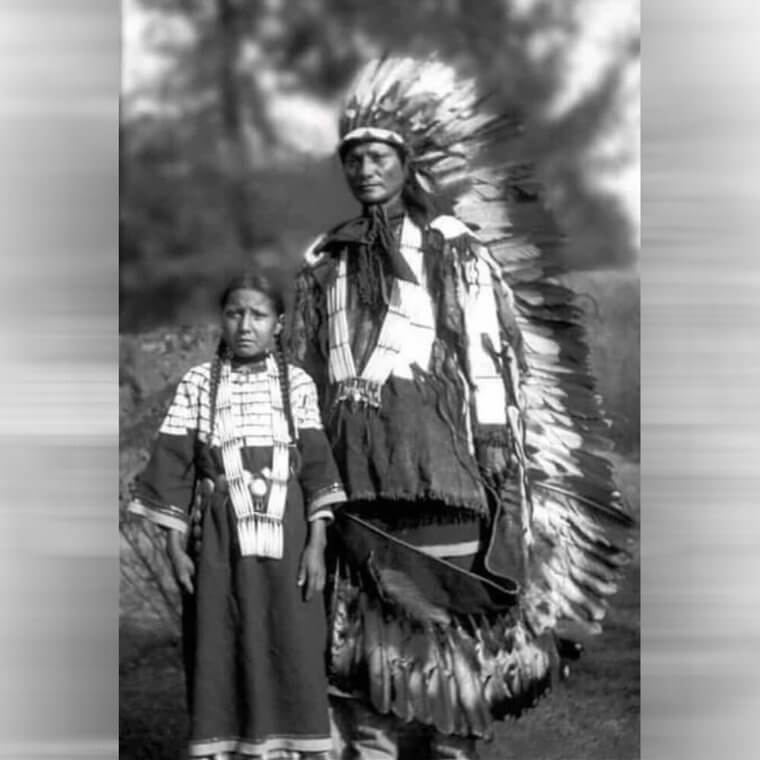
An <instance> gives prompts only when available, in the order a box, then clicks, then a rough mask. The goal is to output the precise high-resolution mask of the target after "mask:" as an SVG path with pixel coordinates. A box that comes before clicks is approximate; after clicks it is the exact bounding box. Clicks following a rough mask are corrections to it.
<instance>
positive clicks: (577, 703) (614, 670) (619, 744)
mask: <svg viewBox="0 0 760 760" xmlns="http://www.w3.org/2000/svg"><path fill="white" fill-rule="evenodd" d="M618 481H619V483H620V486H621V490H623V492H624V493H625V495H626V497H627V498H628V500H629V503H630V505H631V508H632V511H633V512H634V513H635V514H636V515H638V464H637V463H634V462H620V463H619V464H618ZM639 646H640V638H639V561H638V553H637V554H636V555H635V557H634V561H633V562H632V563H631V565H630V566H629V568H628V571H627V575H626V579H625V582H624V583H623V585H622V587H621V589H620V591H619V593H618V594H617V596H616V597H615V598H614V606H613V607H612V609H611V611H610V614H609V617H608V620H607V624H606V627H605V633H604V634H603V635H602V636H600V637H598V638H597V639H594V640H593V641H591V642H590V643H589V645H588V646H587V649H586V653H585V655H584V657H583V658H582V659H581V660H580V661H579V662H577V663H575V664H574V666H573V670H572V673H571V677H570V679H569V680H568V681H566V682H563V683H560V684H558V686H557V687H556V688H555V689H554V690H553V692H552V693H551V694H549V695H548V697H546V698H545V699H544V700H543V701H542V702H541V703H540V704H539V705H538V706H537V707H536V708H535V709H534V710H532V711H531V712H529V713H526V714H525V715H524V716H523V717H521V718H520V719H519V720H516V721H512V722H508V723H504V724H500V725H499V726H498V728H497V731H496V736H495V738H494V740H493V741H492V742H489V743H482V744H481V745H480V747H479V751H480V755H481V760H636V758H638V757H639ZM119 675H120V678H119V692H120V708H119V734H120V751H119V757H120V758H121V760H179V758H181V757H182V753H183V751H184V741H185V740H184V737H185V732H186V726H187V722H186V716H185V712H184V683H183V676H182V671H181V664H180V656H179V642H178V641H177V639H176V637H174V636H172V635H171V634H168V633H162V632H161V631H160V630H157V629H156V628H155V627H153V628H151V627H150V626H149V625H146V624H145V623H140V622H137V623H136V622H135V621H134V620H125V621H123V622H122V626H121V631H120V673H119ZM414 756H415V758H416V760H423V759H422V757H421V753H420V752H419V751H415V753H414Z"/></svg>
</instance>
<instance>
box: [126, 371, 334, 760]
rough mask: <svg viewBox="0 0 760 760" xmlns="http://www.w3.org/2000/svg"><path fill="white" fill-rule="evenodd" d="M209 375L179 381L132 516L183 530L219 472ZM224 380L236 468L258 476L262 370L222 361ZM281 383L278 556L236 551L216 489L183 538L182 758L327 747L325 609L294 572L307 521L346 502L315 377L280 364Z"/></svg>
mask: <svg viewBox="0 0 760 760" xmlns="http://www.w3.org/2000/svg"><path fill="white" fill-rule="evenodd" d="M210 374H211V370H210V365H209V364H205V365H201V366H199V367H195V368H193V369H191V370H190V371H189V372H188V373H187V374H186V375H185V377H184V378H183V380H182V381H181V382H180V385H179V387H178V390H177V393H176V395H175V398H174V401H173V403H172V405H171V407H170V409H169V411H168V413H167V416H166V419H165V421H164V423H163V425H162V427H161V430H160V433H159V436H158V440H157V442H156V446H155V449H154V452H153V455H152V458H151V460H150V462H149V463H148V466H147V468H146V469H145V471H144V473H143V474H142V476H141V477H140V478H139V480H138V483H137V487H136V494H135V495H136V498H135V500H134V501H133V503H132V505H131V511H133V512H135V513H137V514H141V515H142V516H144V517H146V518H148V519H150V520H153V521H154V522H156V523H158V524H160V525H163V526H165V527H167V528H174V529H182V530H185V529H187V528H189V527H190V523H191V519H190V515H189V511H188V506H189V505H190V504H191V502H192V497H193V490H194V486H195V483H196V481H197V479H198V478H201V477H208V478H212V479H215V478H216V477H217V476H218V475H219V474H221V473H222V472H223V470H222V466H221V457H220V455H219V448H218V440H216V438H215V437H214V439H212V440H211V441H210V442H209V440H208V431H209V419H208V418H209V402H208V400H209V386H210ZM230 381H231V385H232V404H233V417H234V419H235V425H236V430H237V433H238V435H239V436H240V437H241V438H242V439H243V440H242V448H241V456H242V461H243V467H244V469H246V470H248V471H249V472H252V473H256V472H260V471H261V470H262V469H264V468H265V467H267V466H271V461H272V434H271V411H270V406H269V391H268V384H267V377H266V372H265V370H264V368H263V366H262V365H259V366H254V367H252V368H251V367H249V368H237V369H236V368H234V367H233V369H232V371H231V376H230ZM290 387H291V404H292V408H293V416H294V421H295V423H296V427H297V430H298V451H299V454H300V459H301V464H300V472H299V474H298V477H295V476H291V479H290V482H289V485H288V495H287V506H286V509H285V515H284V518H283V536H284V538H283V544H284V549H283V556H282V558H281V559H270V558H262V557H256V556H241V554H240V550H239V548H238V545H237V534H236V517H235V513H234V510H233V508H232V505H231V503H230V501H229V499H228V498H227V496H226V495H225V494H223V493H222V491H221V490H217V493H216V494H215V496H214V497H213V498H211V499H209V500H208V504H207V506H206V508H205V509H204V511H203V513H202V516H201V517H200V532H199V536H198V538H199V540H198V541H192V542H190V546H191V548H190V552H191V556H192V557H193V559H194V561H195V565H196V574H195V578H194V584H195V593H194V594H193V595H192V596H187V595H186V598H185V609H184V618H185V636H184V646H185V660H186V669H187V678H188V695H189V702H190V714H191V741H190V756H191V757H203V756H208V755H213V754H214V753H219V752H238V753H240V754H243V755H246V756H252V757H255V756H262V755H266V754H268V753H270V754H271V753H274V754H275V755H276V754H278V753H283V754H284V753H286V752H287V753H322V752H328V751H329V750H330V748H331V742H330V730H329V720H328V711H327V696H326V694H327V680H326V674H325V665H324V651H325V640H326V623H325V614H324V604H323V600H322V598H321V596H320V595H316V596H315V597H313V598H312V599H311V601H309V602H305V601H304V600H303V597H302V590H301V589H300V588H299V587H298V586H297V574H298V567H299V562H300V557H301V552H302V550H303V548H304V546H305V544H306V540H307V530H308V528H307V522H308V521H309V520H311V519H319V518H321V517H327V518H331V517H332V508H331V505H333V504H335V503H338V502H341V501H343V500H344V499H345V497H344V495H343V489H342V486H341V485H340V481H339V477H338V474H337V470H336V467H335V464H334V462H333V459H332V455H331V452H330V446H329V444H328V443H327V439H326V438H325V435H324V432H323V431H322V427H321V423H320V417H319V411H318V408H317V398H316V389H315V387H314V384H313V382H312V381H311V379H310V378H309V377H308V375H306V373H304V372H303V371H301V370H299V369H297V368H293V367H291V368H290ZM291 467H292V463H291ZM291 473H292V469H291Z"/></svg>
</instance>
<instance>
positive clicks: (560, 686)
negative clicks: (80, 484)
mask: <svg viewBox="0 0 760 760" xmlns="http://www.w3.org/2000/svg"><path fill="white" fill-rule="evenodd" d="M121 42H122V48H121V91H120V96H119V107H120V112H119V135H118V137H119V147H118V151H119V154H118V162H119V167H118V168H119V216H118V234H119V263H118V267H119V269H118V291H119V292H118V316H119V334H118V365H119V366H118V370H119V372H118V404H119V518H118V519H119V522H118V528H119V530H118V533H119V606H118V607H119V609H118V616H119V623H118V634H119V654H118V697H119V716H118V732H119V736H118V741H119V756H120V757H121V758H122V760H180V759H182V760H185V759H186V758H198V759H203V760H243V759H246V760H248V759H250V760H353V759H356V760H407V759H410V758H415V759H416V760H423V758H430V760H478V759H479V760H513V759H514V760H518V759H519V760H613V759H614V760H637V759H638V758H639V757H640V659H641V658H640V640H641V638H640V543H639V534H640V530H639V525H640V476H639V467H640V392H639V391H640V363H639V360H640V293H639V249H640V235H641V224H640V208H641V202H640V8H639V2H638V0H482V1H481V2H464V0H420V1H419V2H402V0H382V1H381V2H374V3H369V2H358V1H357V0H261V1H260V2H257V1H255V0H252V1H246V0H122V2H121Z"/></svg>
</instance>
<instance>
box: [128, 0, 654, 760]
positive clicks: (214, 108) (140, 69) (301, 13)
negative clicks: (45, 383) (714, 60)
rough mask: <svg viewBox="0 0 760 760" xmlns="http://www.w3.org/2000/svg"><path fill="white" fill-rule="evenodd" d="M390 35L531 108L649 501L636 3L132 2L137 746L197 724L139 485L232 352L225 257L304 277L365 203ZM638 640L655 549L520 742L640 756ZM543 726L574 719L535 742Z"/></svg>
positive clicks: (623, 452) (498, 97) (526, 119)
mask: <svg viewBox="0 0 760 760" xmlns="http://www.w3.org/2000/svg"><path fill="white" fill-rule="evenodd" d="M384 51H390V52H392V53H419V54H425V53H429V52H432V51H437V52H439V53H440V54H441V55H442V57H444V58H445V59H446V60H449V61H451V62H454V63H456V64H457V65H459V66H461V67H462V69H464V70H467V71H469V72H473V73H474V74H476V76H477V77H478V80H479V81H480V83H481V85H482V89H483V92H484V94H489V95H490V96H491V99H492V104H493V106H495V107H498V108H500V109H504V110H505V111H516V112H518V113H519V114H520V117H521V119H522V121H523V123H524V125H525V130H524V134H523V136H522V137H521V138H520V142H519V144H517V145H516V146H512V148H511V149H512V150H513V151H514V152H516V153H517V154H518V155H519V156H520V158H521V160H524V161H525V162H527V163H530V164H531V166H532V179H531V181H530V182H526V183H525V185H524V188H523V189H524V193H523V196H524V197H522V198H521V203H522V205H523V208H524V209H525V210H526V212H527V214H526V218H527V217H530V218H537V219H544V218H545V217H544V214H547V215H548V217H550V218H551V220H552V224H553V225H556V228H557V229H559V230H560V231H561V232H562V233H563V235H564V237H565V240H566V243H565V244H564V245H563V246H562V247H561V248H560V249H559V250H558V254H557V255H558V256H559V257H561V259H562V261H563V263H564V264H565V265H566V268H567V270H568V275H567V277H566V279H567V281H568V283H569V284H570V285H571V286H572V287H573V288H574V289H575V290H576V291H577V292H578V293H579V294H581V296H582V297H581V304H582V305H583V306H584V308H585V310H586V314H587V327H588V334H589V342H590V345H591V351H592V361H593V365H594V368H595V370H596V373H597V376H598V380H599V386H600V390H601V391H602V394H603V396H604V399H605V404H606V408H607V410H608V413H609V416H610V418H611V420H612V423H613V427H612V434H613V437H614V440H615V446H616V452H615V463H616V467H617V470H618V476H619V480H620V482H621V488H622V490H623V491H624V493H625V495H626V496H627V497H628V500H629V502H630V504H631V509H632V511H633V512H634V513H636V514H637V513H638V493H639V490H638V459H639V277H638V248H639V235H640V221H639V212H640V197H639V172H640V160H639V76H640V71H639V6H638V0H479V2H477V3H473V2H465V0H419V1H418V2H407V1H405V0H382V1H378V2H372V3H369V2H361V1H360V0H260V1H259V2H249V1H245V2H244V1H243V0H122V92H121V115H120V127H119V136H120V156H119V175H120V180H119V182H120V213H119V244H120V259H119V333H120V337H119V370H120V372H119V405H120V453H119V464H120V504H121V518H120V535H121V559H122V561H121V603H120V607H121V623H120V700H121V708H120V737H121V739H120V741H121V752H122V756H123V757H134V758H137V757H156V758H163V757H167V758H168V757H174V756H176V755H175V754H172V753H175V752H176V751H178V748H177V747H175V746H174V741H175V740H176V737H177V736H178V735H180V734H181V731H182V726H183V723H182V721H183V720H184V718H183V715H182V708H183V703H182V691H181V675H180V673H179V667H178V659H177V656H176V655H177V630H178V627H177V600H176V596H175V589H174V584H173V582H172V581H171V579H170V578H169V576H168V574H167V572H166V567H165V565H164V563H163V559H162V558H163V552H162V548H161V542H160V540H159V539H158V538H157V536H156V535H155V534H154V533H152V532H151V531H150V530H148V529H146V528H145V527H144V526H142V525H136V524H134V523H132V522H131V521H129V520H126V519H124V515H123V509H124V505H125V503H126V500H127V497H128V493H129V486H130V483H131V481H132V479H133V477H134V475H135V474H136V473H137V472H138V471H139V469H140V467H141V466H142V464H143V463H144V462H145V459H146V457H147V453H148V450H149V446H150V442H151V440H152V437H153V436H154V435H155V432H156V430H157V427H158V425H159V424H160V420H161V416H162V414H163V410H164V409H165V406H166V403H167V402H168V399H169V396H170V395H171V393H172V391H173V388H174V384H175V383H176V381H177V380H178V379H179V377H180V375H181V374H182V372H184V371H185V370H186V369H187V368H188V367H189V366H190V365H192V364H194V363H197V362H199V361H203V360H205V359H206V358H207V356H208V355H209V352H210V351H211V350H212V348H213V345H214V341H215V336H214V328H213V323H214V321H215V320H216V306H215V304H216V298H217V295H218V293H219V291H220V290H221V287H222V286H223V283H224V281H225V280H226V279H227V277H228V276H229V274H230V273H231V272H232V271H234V270H236V269H237V268H239V266H240V265H241V264H242V263H243V262H245V261H250V260H256V261H258V262H260V263H263V264H267V265H274V266H276V267H277V268H278V269H279V271H280V272H281V274H282V277H283V279H284V280H287V278H289V277H290V276H291V275H292V273H293V272H294V270H295V268H296V267H297V265H298V262H299V259H300V257H301V255H302V252H303V250H304V249H305V247H306V246H307V245H308V243H309V242H310V240H311V239H313V238H314V237H315V236H316V235H317V234H319V233H320V232H322V231H323V230H324V229H326V228H328V227H330V226H332V225H334V224H337V223H338V222H340V221H342V220H344V219H346V218H348V217H350V216H352V215H354V214H355V213H356V208H355V205H354V202H353V201H352V199H351V197H350V195H349V194H348V191H347V190H346V188H345V185H344V182H343V179H342V175H341V171H340V166H339V164H338V161H337V158H336V156H335V154H334V147H335V143H336V139H337V124H336V115H337V111H338V107H339V104H340V100H341V97H342V94H343V92H344V91H345V88H346V86H347V85H348V83H349V82H350V80H351V78H352V76H353V74H354V73H355V71H356V70H357V68H358V67H359V66H360V65H361V64H362V63H363V62H364V61H365V60H367V59H369V58H371V57H374V56H376V55H378V54H381V53H383V52H384ZM539 209H540V213H538V212H539ZM534 212H535V213H534ZM638 642H639V634H638V564H637V563H635V564H634V567H633V568H632V570H631V578H630V579H629V581H628V582H627V585H626V587H625V589H624V590H623V591H622V592H621V595H620V597H619V599H618V600H617V602H616V611H615V612H614V613H613V615H612V617H611V620H610V633H609V635H608V636H607V637H605V640H604V642H603V643H601V644H598V645H595V646H597V648H598V650H595V651H594V656H593V657H589V658H588V659H587V660H586V661H585V662H584V664H582V665H581V666H580V668H579V673H578V680H577V682H576V683H575V684H574V685H573V686H572V691H569V692H568V693H567V695H565V696H563V694H564V692H563V691H562V690H560V693H559V695H558V696H555V697H554V698H553V700H552V705H551V706H549V707H545V708H541V709H542V710H543V712H541V711H540V710H539V711H537V712H536V714H535V715H534V716H532V717H530V718H529V719H527V720H524V721H522V722H521V724H519V727H517V728H514V727H510V731H509V741H510V742H511V744H510V746H513V747H514V748H515V749H514V751H515V752H516V753H519V756H520V757H522V758H531V757H546V758H552V757H557V758H560V757H562V758H565V760H566V758H568V757H579V758H580V757H583V758H584V760H590V759H591V758H600V759H602V758H604V760H607V759H608V758H609V757H613V756H614V757H619V758H627V757H631V758H632V757H635V756H637V748H638ZM162 674H163V675H162ZM602 681H603V682H604V685H603V686H602V687H600V683H601V682H602ZM571 695H572V696H571ZM563 700H564V701H563ZM578 705H581V706H582V708H584V707H585V713H584V712H583V709H581V711H580V715H579V712H578ZM600 715H602V716H606V721H607V722H606V723H605V722H604V720H602V724H603V728H602V729H596V728H594V726H595V725H596V723H597V722H598V721H599V716H600ZM584 716H585V717H584ZM546 719H551V720H552V721H553V725H554V726H555V727H556V730H553V731H552V734H551V736H550V737H549V738H547V739H542V740H541V741H539V742H538V743H536V738H535V736H536V731H537V730H538V727H540V726H541V725H544V724H542V721H545V720H546ZM521 742H522V744H521ZM528 749H529V750H530V753H528ZM489 751H491V752H492V753H494V754H493V758H496V757H499V758H505V757H507V755H505V754H504V751H505V750H503V749H501V750H499V749H498V748H492V749H491V750H489ZM568 752H570V754H568ZM531 753H532V754H531ZM573 753H577V754H573ZM510 756H511V755H510ZM515 756H517V755H515ZM490 757H491V755H490V754H487V753H486V758H487V760H488V758H490Z"/></svg>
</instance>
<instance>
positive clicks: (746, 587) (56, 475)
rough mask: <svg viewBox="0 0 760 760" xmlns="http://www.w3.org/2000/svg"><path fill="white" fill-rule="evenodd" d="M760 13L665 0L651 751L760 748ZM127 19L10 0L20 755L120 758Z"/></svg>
mask: <svg viewBox="0 0 760 760" xmlns="http://www.w3.org/2000/svg"><path fill="white" fill-rule="evenodd" d="M606 1H615V0H606ZM621 1H622V0H621ZM759 15H760V11H759V10H757V9H755V8H754V7H752V6H751V5H749V4H748V3H739V2H737V0H730V1H729V2H727V3H723V4H712V5H700V6H697V5H695V4H693V3H689V2H687V0H671V1H670V2H657V0H646V2H644V3H643V7H642V50H643V64H642V68H643V75H644V76H643V85H642V105H643V109H642V110H643V115H642V148H643V167H642V200H643V205H642V215H643V220H642V228H643V247H642V248H643V249H642V252H641V258H640V273H641V293H642V295H641V299H642V346H641V360H642V392H641V416H642V433H641V486H642V510H641V513H642V530H641V538H642V570H641V578H642V595H641V596H642V599H641V602H642V612H641V622H642V657H641V670H642V712H641V731H642V743H641V756H642V758H645V759H647V760H648V759H649V758H668V759H669V760H670V759H673V760H677V759H678V758H689V760H697V758H703V757H704V758H715V757H718V756H719V757H721V758H731V757H737V758H748V757H753V756H757V754H758V753H757V750H755V749H753V748H755V747H756V746H757V745H758V744H760V739H758V734H757V731H756V730H755V724H756V715H757V711H758V704H759V703H760V658H758V656H757V641H758V633H759V632H760V605H759V604H758V600H759V599H760V593H759V592H758V591H757V582H756V579H757V578H758V577H760V572H758V563H760V552H758V550H757V547H758V541H757V535H758V530H759V529H760V526H759V525H758V523H759V521H760V516H758V510H757V508H756V502H757V497H756V486H757V478H756V474H755V472H756V469H757V465H756V462H757V459H758V451H759V450H760V429H759V426H758V424H757V423H758V422H759V421H760V419H759V418H760V404H758V402H757V401H756V395H757V391H756V389H757V388H758V387H760V362H759V361H758V360H757V345H758V339H757V335H756V334H755V331H754V328H755V325H756V324H757V309H758V304H757V301H758V298H757V288H758V285H760V262H759V261H758V257H757V254H756V252H755V249H756V244H757V243H756V241H757V239H758V234H759V233H760V214H758V212H757V208H758V206H759V205H760V204H759V201H760V198H759V196H760V166H758V164H759V163H760V161H758V158H760V148H759V147H758V142H757V137H756V136H757V135H758V134H760V99H759V98H758V97H757V92H758V91H760V81H758V79H760V74H759V73H758V72H759V71H760V67H759V66H758V60H757V58H758V48H757V44H756V36H757V35H756V29H757V26H758V20H759V19H758V16H759ZM120 23H121V19H120V9H119V3H118V2H103V0H3V2H2V3H0V39H2V44H0V82H1V83H2V84H0V112H1V114H2V128H1V131H0V145H2V156H3V161H2V172H1V173H0V183H2V187H3V192H2V196H1V197H2V203H0V219H2V224H0V235H2V248H3V253H2V256H0V262H2V263H0V267H1V268H2V275H1V276H0V288H2V298H0V310H2V320H1V321H0V324H1V325H2V327H1V328H0V329H2V345H3V351H2V356H3V362H4V367H3V372H2V378H3V387H4V390H3V392H2V393H1V394H0V398H1V399H2V402H1V403H2V410H0V426H2V427H1V428H0V440H2V445H3V457H2V462H3V478H2V483H3V486H4V493H3V499H2V505H1V506H0V542H1V543H2V551H0V557H2V560H0V561H2V563H3V566H2V568H1V569H0V609H1V610H2V612H1V617H0V620H1V621H2V622H0V674H2V676H1V677H0V694H1V695H2V697H1V699H2V710H0V757H3V758H4V757H7V758H31V757H39V758H43V757H44V758H47V757H56V758H59V757H60V758H68V757H70V758H115V757H116V756H117V754H118V742H117V733H118V697H117V689H118V639H117V635H118V609H119V608H118V593H119V572H118V529H117V518H118V515H117V509H116V505H117V501H118V493H117V488H118V485H117V484H118V473H117V469H118V316H117V315H118V115H119V101H118V97H119V87H120ZM578 760H582V759H580V758H579V759H578Z"/></svg>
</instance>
